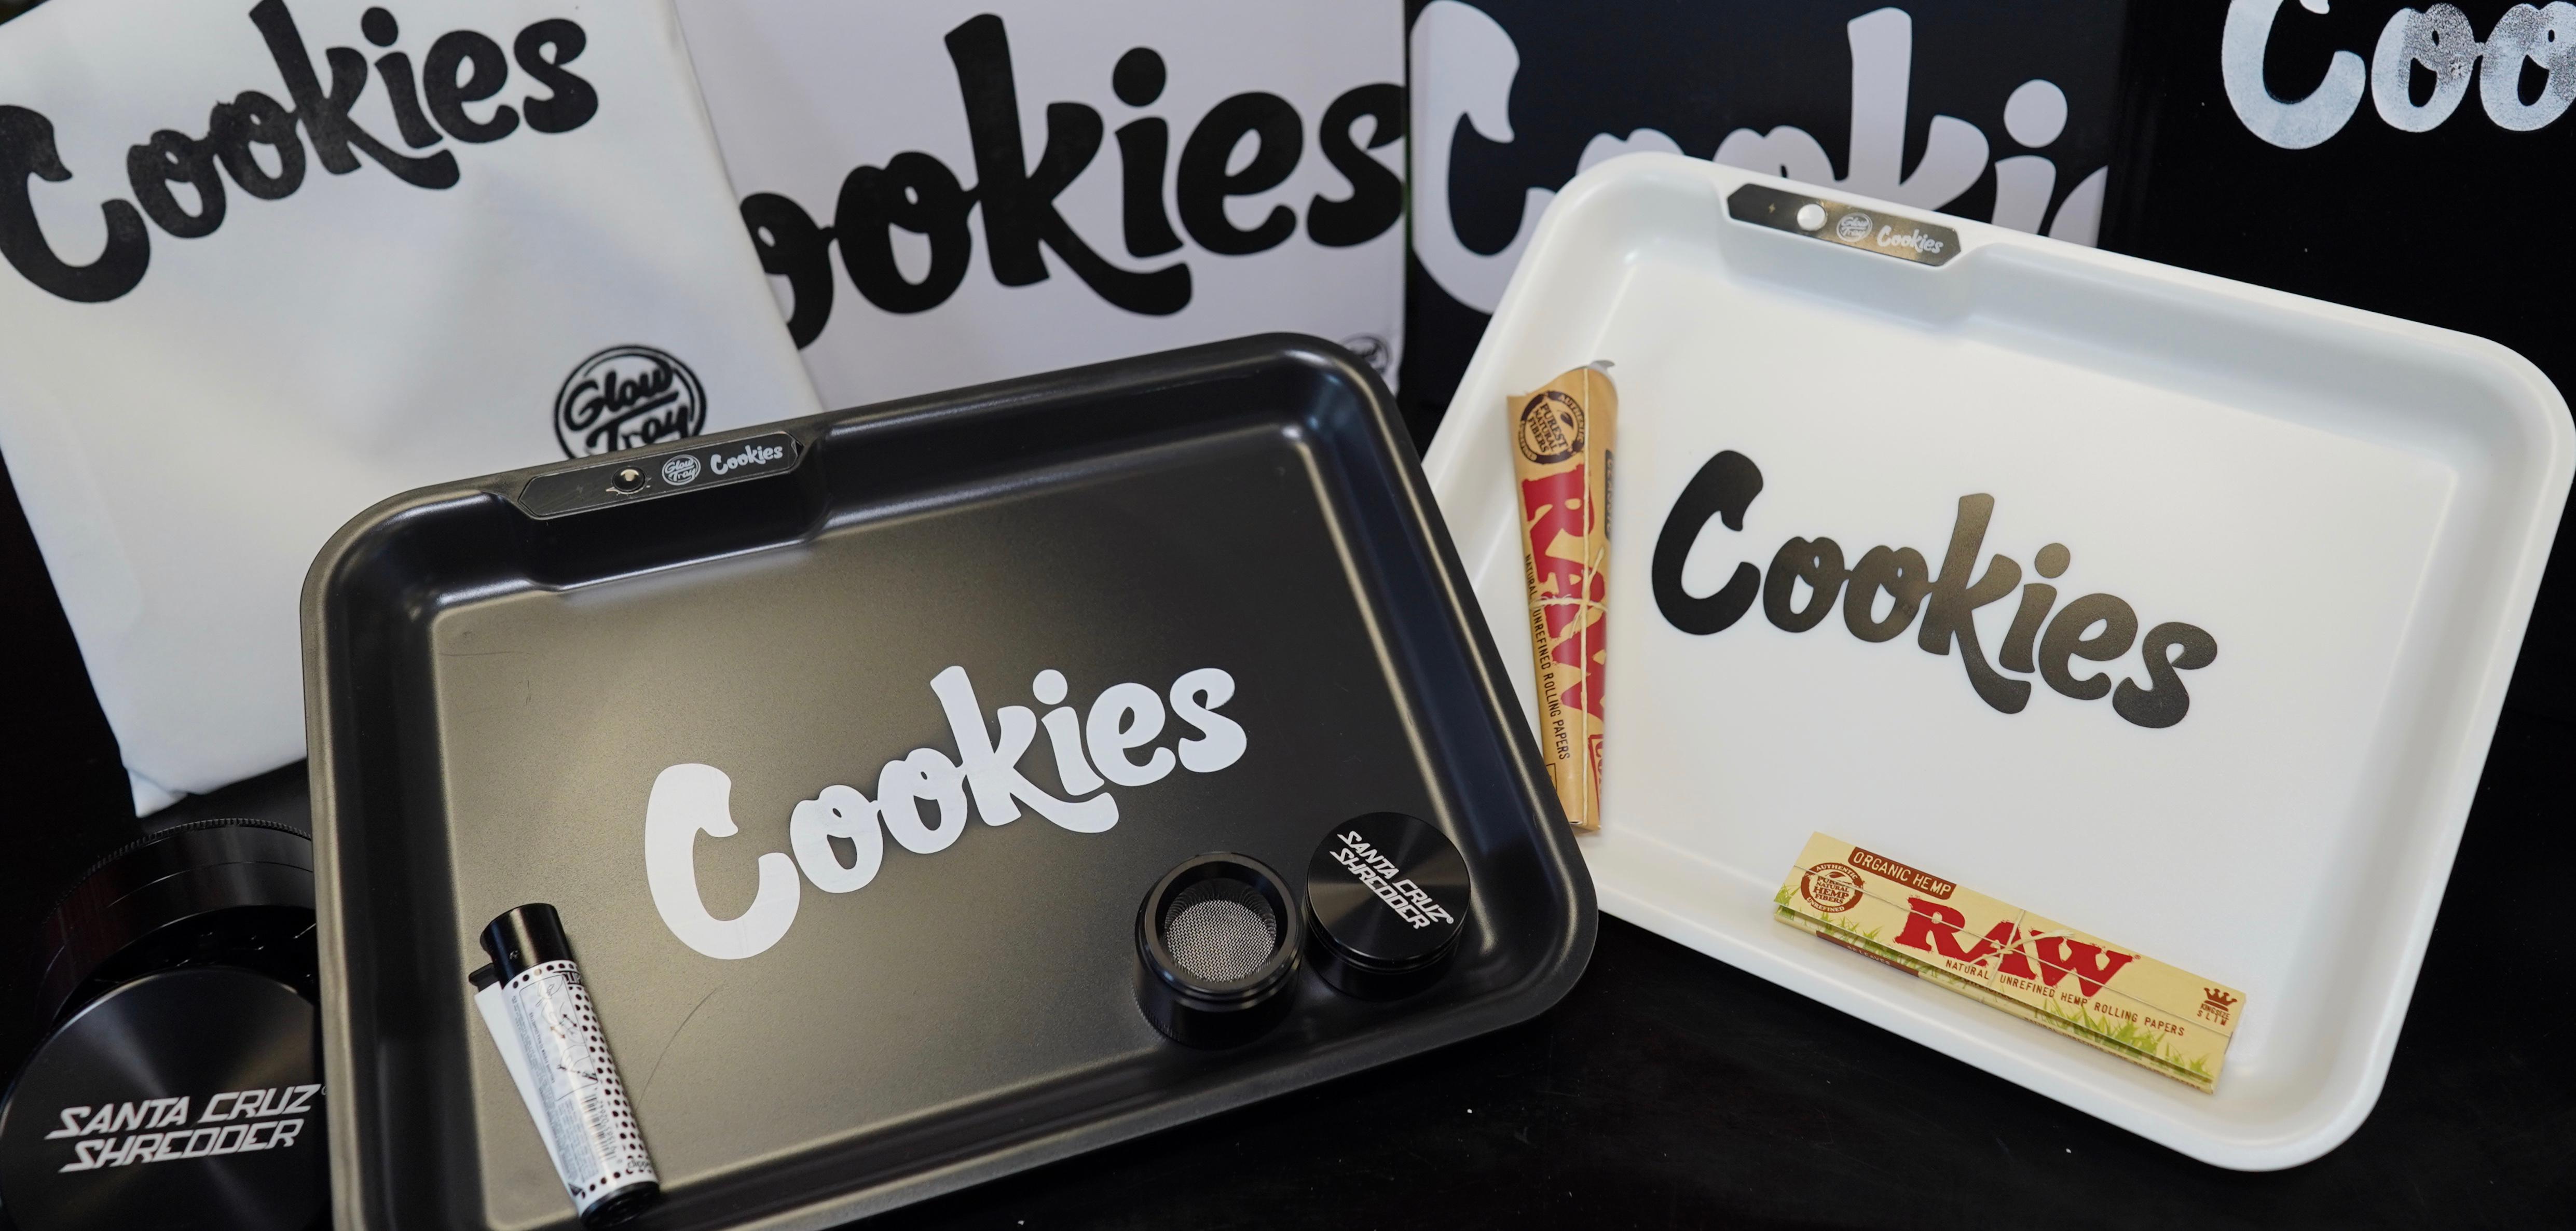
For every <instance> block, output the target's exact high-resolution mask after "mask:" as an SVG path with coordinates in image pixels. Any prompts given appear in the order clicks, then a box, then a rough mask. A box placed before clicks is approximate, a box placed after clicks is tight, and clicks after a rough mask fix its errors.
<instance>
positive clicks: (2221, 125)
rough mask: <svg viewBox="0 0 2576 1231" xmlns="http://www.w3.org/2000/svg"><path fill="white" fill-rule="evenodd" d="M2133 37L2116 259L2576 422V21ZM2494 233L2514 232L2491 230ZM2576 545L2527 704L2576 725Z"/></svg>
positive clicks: (2561, 559)
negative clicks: (2280, 307) (2409, 352)
mask: <svg viewBox="0 0 2576 1231" xmlns="http://www.w3.org/2000/svg"><path fill="white" fill-rule="evenodd" d="M2153 12H2154V16H2153V19H2152V20H2150V19H2149V18H2148V16H2147V11H2146V10H2143V9H2142V10H2140V12H2139V13H2138V14H2137V15H2136V18H2135V20H2133V21H2132V23H2131V25H2130V42H2129V59H2128V62H2127V69H2126V71H2125V73H2124V76H2123V91H2124V99H2123V110H2122V116H2123V119H2124V123H2123V125H2122V131H2121V134H2120V141H2119V144H2118V149H2117V160H2118V161H2117V169H2116V171H2115V173H2114V176H2113V181H2112V182H2113V183H2114V184H2115V185H2116V186H2117V187H2116V188H2115V190H2114V191H2113V193H2112V197H2111V200H2110V202H2109V206H2108V208H2107V210H2106V211H2105V214H2104V218H2103V231H2102V241H2103V244H2102V246H2104V247H2106V248H2110V249H2112V250H2114V251H2118V252H2128V253H2133V254H2135V255H2138V256H2142V257H2145V258H2147V259H2149V260H2153V261H2163V262H2166V263H2169V264H2173V265H2180V266H2183V267H2184V268H2187V269H2197V270H2201V271H2203V272H2206V273H2213V274H2217V275H2219V276H2221V277H2226V278H2236V279H2240V280H2243V281H2246V282H2252V283H2255V284H2258V285H2261V286H2269V287H2277V288H2279V289H2281V290H2285V291H2292V292H2295V293H2297V294H2301V295H2313V296H2315V297H2317V298H2319V299H2326V300H2332V301H2334V302H2336V303H2345V304H2351V305H2353V306H2354V307H2358V308H2368V309H2370V310H2372V311H2374V312H2385V313H2388V314H2389V315H2391V316H2398V317H2404V318H2405V319H2407V320H2416V321H2423V322H2425V323H2427V324H2432V325H2440V326H2443V327H2444V328H2448V329H2458V330H2462V331H2464V332H2467V333H2473V334H2476V335H2478V336H2480V337H2485V338H2493V339H2494V340H2496V341H2498V342H2502V343H2504V344H2505V345H2506V346H2509V347H2512V348H2513V349H2514V350H2516V351H2519V352H2521V353H2522V355H2523V356H2524V357H2525V358H2528V359H2530V360H2531V361H2532V362H2533V363H2535V364H2538V365H2539V366H2540V369H2541V371H2543V372H2546V373H2548V374H2549V377H2550V379H2551V380H2553V381H2555V382H2556V383H2557V385H2558V390H2559V392H2560V393H2561V394H2563V395H2565V396H2566V397H2567V398H2569V400H2571V401H2576V356H2571V355H2570V353H2569V350H2568V345H2567V337H2568V335H2567V324H2568V314H2567V286H2568V280H2569V277H2570V275H2571V274H2576V258H2571V257H2569V256H2568V255H2567V250H2566V249H2565V248H2564V247H2563V246H2561V245H2560V244H2558V243H2557V242H2555V236H2554V234H2553V232H2554V231H2555V229H2556V228H2555V227H2554V226H2552V225H2550V224H2548V223H2545V222H2543V221H2541V218H2542V217H2544V216H2546V214H2547V212H2548V211H2550V210H2551V209H2553V208H2554V203H2555V202H2558V201H2561V200H2564V199H2565V198H2566V195H2567V190H2568V189H2569V188H2570V187H2571V186H2576V118H2571V117H2570V116H2569V115H2568V114H2567V113H2568V111H2569V109H2570V108H2569V103H2570V102H2571V101H2576V9H2570V8H2569V6H2567V5H2565V4H2542V5H2531V4H2507V3H2503V0H2468V2H2467V3H2463V4H2456V5H2454V4H2427V3H2424V2H2423V0H2414V3H2412V4H2410V3H2406V2H2404V0H2338V2H2337V3H2335V4H2333V5H2331V6H2329V5H2327V4H2324V3H2322V2H2320V3H2316V4H2312V5H2309V4H2295V3H2286V4H2285V3H2281V2H2280V0H2234V2H2233V3H2230V2H2229V0H2187V2H2185V0H2177V2H2174V3H2166V4H2160V5H2157V6H2155V7H2154V10H2153ZM2484 219H2493V220H2494V223H2495V225H2494V226H2493V227H2483V226H2480V225H2479V224H2478V221H2473V220H2484ZM2571 538H2576V536H2571V535H2566V534H2561V535H2560V536H2559V540H2558V549H2557V552H2556V554H2555V557H2554V560H2555V563H2554V565H2553V567H2552V568H2551V570H2550V572H2549V575H2548V577H2547V578H2546V579H2545V580H2544V581H2543V582H2542V583H2541V591H2540V602H2539V605H2538V606H2537V607H2536V608H2535V609H2534V610H2533V612H2532V628H2531V635H2530V636H2528V637H2526V638H2525V639H2524V641H2523V644H2522V657H2521V659H2520V662H2519V666H2518V667H2517V668H2516V670H2515V680H2516V683H2515V686H2514V690H2513V696H2512V703H2513V704H2514V705H2515V706H2516V707H2518V708H2524V709H2530V710H2535V711H2537V712H2540V713H2544V714H2549V715H2551V716H2553V717H2556V718H2559V719H2576V695H2571V694H2570V691H2569V690H2568V688H2567V686H2566V684H2565V683H2564V682H2563V681H2565V680H2566V678H2567V674H2568V672H2569V671H2570V670H2576V550H2571V549H2570V548H2569V546H2568V544H2569V542H2570V540H2571Z"/></svg>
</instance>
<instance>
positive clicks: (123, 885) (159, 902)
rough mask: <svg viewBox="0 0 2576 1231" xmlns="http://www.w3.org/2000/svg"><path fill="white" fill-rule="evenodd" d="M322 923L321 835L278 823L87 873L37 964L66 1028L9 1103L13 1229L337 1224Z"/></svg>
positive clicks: (232, 825) (185, 830)
mask: <svg viewBox="0 0 2576 1231" xmlns="http://www.w3.org/2000/svg"><path fill="white" fill-rule="evenodd" d="M313 925H314V917H313V844H312V842H311V841H310V840H308V839H307V838H306V837H305V836H304V835H303V834H302V833H300V832H298V831H296V830H294V829H291V828H289V827H287V826H284V825H279V824H275V823H272V822H267V821H259V820H211V821H198V822H192V823H189V824H186V825H179V826H174V827H172V828H169V829H166V830H163V831H161V832H160V833H157V834H154V835H151V836H150V837H147V838H143V839H141V840H138V841H136V842H134V843H132V844H130V845H128V846H126V847H125V848H123V849H121V850H118V851H115V852H113V853H111V854H109V855H108V856H107V857H106V858H104V859H102V860H100V861H99V863H98V864H96V865H95V866H93V867H92V868H91V869H90V871H89V872H88V874H87V875H85V876H84V877H82V879H81V880H79V881H78V882H76V883H75V884H74V886H73V887H72V889H71V890H70V891H69V892H67V893H65V894H64V895H63V897H62V898H61V899H60V900H59V902H58V903H57V904H56V906H55V908H54V910H53V912H52V913H51V915H50V916H49V917H48V919H47V920H46V922H45V925H44V934H43V935H44V943H43V945H42V946H41V947H40V950H39V952H38V954H37V955H36V957H37V960H36V967H37V976H36V977H37V984H38V998H39V1004H38V1010H39V1013H40V1020H41V1021H42V1022H43V1023H44V1024H45V1026H46V1027H47V1029H48V1034H47V1036H46V1038H45V1041H44V1043H43V1044H42V1045H41V1046H39V1047H38V1048H37V1049H36V1052H35V1054H34V1055H33V1056H31V1057H29V1058H28V1060H27V1063H26V1065H25V1067H24V1068H22V1069H21V1070H20V1071H19V1072H18V1075H17V1079H16V1081H15V1083H14V1084H13V1085H12V1087H11V1088H10V1090H9V1093H8V1097H7V1099H6V1100H5V1101H0V1226H11V1225H14V1226H15V1227H16V1228H17V1231H90V1229H92V1228H110V1227H114V1228H154V1229H156V1231H158V1229H162V1228H167V1229H170V1231H304V1228H307V1227H316V1226H320V1225H321V1224H322V1223H323V1221H324V1208H323V1207H324V1204H325V1202H326V1200H327V1198H328V1196H329V1189H328V1188H327V1186H326V1169H325V1167H324V1163H323V1158H324V1151H323V1142H322V1104H323V1098H322V1085H321V1082H322V1079H321V1077H320V1076H319V1075H318V1073H317V1068H318V1063H317V1057H316V1056H315V1054H314V1051H315V1048H314V1044H315V1039H316V1037H317V1030H316V1014H315V1012H314V1008H313V1001H312V997H313V995H314V978H315V960H314V943H313V941H314V936H313Z"/></svg>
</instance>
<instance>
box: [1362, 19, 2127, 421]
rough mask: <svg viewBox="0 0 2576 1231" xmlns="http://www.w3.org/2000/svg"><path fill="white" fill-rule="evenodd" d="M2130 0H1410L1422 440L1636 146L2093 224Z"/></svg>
mask: <svg viewBox="0 0 2576 1231" xmlns="http://www.w3.org/2000/svg"><path fill="white" fill-rule="evenodd" d="M2125 7H2126V6H2125V4H2123V3H2120V2H2117V0H2092V2H2082V0H2074V2H2070V0H1903V2H1902V3H1899V4H1896V5H1883V4H1877V3H1871V2H1869V0H1832V2H1829V3H1815V2H1814V0H1733V2H1730V3H1720V4H1691V5H1672V4H1654V3H1644V2H1642V0H1602V2H1600V3H1593V4H1581V5H1570V4H1559V3H1552V2H1550V0H1430V2H1429V3H1423V2H1422V0H1414V4H1413V6H1412V9H1413V12H1414V16H1413V20H1412V26H1411V45H1412V47H1411V50H1412V68H1413V79H1412V82H1413V93H1412V109H1413V124H1412V131H1413V138H1414V144H1413V191H1414V198H1413V200H1414V219H1413V249H1414V256H1415V261H1414V264H1413V267H1412V278H1411V282H1410V285H1409V291H1410V294H1411V296H1412V310H1411V312H1410V315H1409V320H1408V324H1409V332H1410V335H1411V341H1410V345H1409V347H1408V350H1407V355H1406V360H1407V362H1406V365H1405V400H1406V403H1407V416H1408V418H1411V419H1412V420H1413V421H1414V423H1415V431H1416V435H1417V436H1422V437H1425V438H1427V432H1426V430H1425V429H1426V428H1427V427H1428V425H1429V423H1430V422H1434V421H1436V419H1437V416H1438V415H1439V413H1440V412H1441V410H1442V409H1444V408H1445V407H1446V405H1447V403H1448V400H1449V396H1450V394H1451V393H1452V392H1453V391H1454V390H1455V389H1456V387H1457V384H1458V378H1459V375H1460V373H1462V372H1463V371H1464V370H1465V369H1466V366H1467V359H1468V357H1469V356H1470V355H1472V354H1473V353H1474V352H1475V349H1476V341H1477V339H1478V338H1479V337H1480V336H1482V334H1483V332H1484V328H1485V319H1486V315H1487V314H1488V313H1491V312H1492V311H1493V310H1494V305H1495V304H1496V303H1497V302H1499V301H1500V300H1501V298H1502V293H1503V286H1504V284H1505V283H1506V282H1508V281H1510V279H1511V273H1512V270H1513V268H1514V267H1515V266H1517V265H1518V264H1519V262H1520V254H1521V251H1522V249H1524V248H1525V247H1527V246H1528V243H1529V240H1530V236H1531V233H1532V232H1533V231H1534V230H1536V228H1537V226H1538V220H1539V215H1540V214H1541V213H1543V212H1545V210H1546V208H1547V203H1548V202H1549V201H1551V200H1553V199H1554V198H1555V195H1556V190H1557V189H1558V188H1559V187H1561V186H1563V185H1564V184H1565V182H1566V181H1567V180H1570V179H1573V178H1574V175H1575V173H1576V172H1577V171H1580V170H1582V169H1583V168H1585V167H1588V166H1591V165H1592V164H1593V163H1596V162H1599V161H1601V160H1602V159H1604V158H1608V157H1612V156H1614V155H1617V154H1621V153H1626V152H1629V151H1632V150H1653V151H1661V152H1664V153H1683V154H1689V155H1691V156H1693V157H1697V158H1714V159H1715V160H1716V161H1718V162H1721V163H1725V164H1727V165H1729V166H1736V167H1743V168H1746V169H1747V170H1753V171H1761V172H1765V173H1768V174H1773V175H1786V176H1788V177H1790V178H1792V179H1798V180H1805V181H1807V182H1809V183H1814V184H1822V185H1826V186H1829V187H1841V188H1844V189H1846V190H1848V191H1850V192H1852V193H1855V194H1860V195H1866V196H1874V197H1880V198H1884V199H1886V200H1890V201H1898V202H1902V203H1904V204H1906V205H1912V206H1918V207H1921V208H1923V209H1927V210H1941V211H1944V212H1946V213H1951V214H1956V215H1959V216H1961V217H1965V218H1974V219H1978V220H1980V221H1993V222H1996V223H2000V224H2002V225H2005V226H2009V227H2013V228H2015V229H2018V230H2023V231H2031V232H2040V233H2045V234H2049V235H2053V236H2056V237H2057V238H2060V239H2066V240H2071V241H2073V242H2075V243H2082V244H2089V243H2091V242H2093V234H2094V226H2095V222H2096V220H2097V219H2098V217H2099V216H2100V211H2101V207H2102V198H2103V192H2104V190H2105V186H2106V175H2105V167H2106V165H2107V164H2108V162H2109V161H2110V144H2111V134H2112V131H2113V127H2114V114H2113V105H2114V102H2115V87H2116V84H2117V75H2118V72H2119V66H2120V33H2121V20H2122V13H2123V11H2124V9H2125Z"/></svg>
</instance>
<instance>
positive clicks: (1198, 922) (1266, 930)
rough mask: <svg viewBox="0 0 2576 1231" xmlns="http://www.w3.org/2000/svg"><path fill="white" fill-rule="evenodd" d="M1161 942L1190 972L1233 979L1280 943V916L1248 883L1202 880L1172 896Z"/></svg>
mask: <svg viewBox="0 0 2576 1231" xmlns="http://www.w3.org/2000/svg"><path fill="white" fill-rule="evenodd" d="M1163 943H1164V945H1165V946H1166V947H1167V948H1169V949H1170V950H1171V952H1172V960H1173V961H1174V962H1177V963H1179V964H1180V967H1181V969H1182V970H1185V971H1188V972H1189V973H1190V974H1191V975H1192V976H1193V977H1195V978H1199V979H1204V980H1206V981H1208V982H1210V983H1232V982H1234V981H1235V980H1237V979H1240V978H1243V977H1244V976H1245V975H1248V974H1251V973H1252V972H1253V971H1255V970H1258V969H1260V967H1261V964H1262V963H1263V962H1266V961H1268V960H1270V954H1271V953H1272V951H1274V950H1276V949H1277V948H1278V947H1279V919H1278V916H1277V915H1276V914H1274V913H1273V912H1272V911H1271V909H1270V900H1269V899H1267V898H1265V897H1262V896H1261V893H1260V891H1259V890H1256V889H1254V888H1253V887H1252V886H1250V885H1247V884H1244V883H1243V882H1241V881H1237V880H1227V879H1224V878H1217V879H1212V880H1203V881H1200V882H1198V883H1196V884H1194V885H1190V886H1189V887H1187V888H1184V889H1182V890H1181V891H1180V892H1179V893H1176V894H1174V895H1172V902H1171V905H1170V906H1168V907H1166V908H1165V909H1164V911H1163Z"/></svg>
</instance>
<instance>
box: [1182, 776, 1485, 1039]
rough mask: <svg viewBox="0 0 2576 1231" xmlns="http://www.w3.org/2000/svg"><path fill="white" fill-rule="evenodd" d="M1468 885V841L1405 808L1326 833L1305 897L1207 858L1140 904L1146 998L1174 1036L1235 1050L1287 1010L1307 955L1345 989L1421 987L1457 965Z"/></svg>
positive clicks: (1236, 858) (1240, 866) (1395, 992)
mask: <svg viewBox="0 0 2576 1231" xmlns="http://www.w3.org/2000/svg"><path fill="white" fill-rule="evenodd" d="M1467 894H1468V886H1467V863H1466V860H1465V859H1463V858H1461V857H1460V856H1459V854H1458V848H1457V847H1456V846H1453V845H1451V844H1450V842H1449V839H1448V838H1446V837H1444V836H1442V834H1441V833H1440V831H1439V830H1437V829H1434V828H1432V827H1431V826H1430V825H1429V824H1427V823H1425V822H1424V821H1422V820H1421V819H1419V818H1416V817H1411V816H1406V815H1404V814H1403V813H1400V812H1374V813H1370V814H1369V815H1367V816H1363V817H1359V818H1357V819H1355V820H1352V821H1348V822H1345V823H1343V824H1341V825H1338V826H1335V827H1334V829H1333V831H1332V832H1331V833H1329V834H1326V835H1325V836H1324V840H1323V842H1322V843H1321V844H1319V845H1317V846H1316V848H1315V855H1314V858H1313V860H1312V861H1311V862H1310V863H1309V864H1308V866H1307V870H1306V892H1305V895H1304V898H1303V901H1302V903H1301V902H1300V900H1299V897H1298V895H1296V894H1294V893H1292V892H1290V891H1289V889H1288V886H1287V883H1286V882H1285V881H1283V880H1281V879H1280V876H1279V874H1278V873H1277V872H1274V871H1272V870H1271V869H1270V867H1269V866H1268V865H1266V864H1264V863H1262V862H1261V861H1259V860H1257V859H1253V858H1251V857H1250V856H1247V855H1235V854H1211V855H1201V856H1198V857H1197V858H1194V859H1191V860H1188V861H1187V862H1184V863H1182V864H1181V865H1180V866H1179V867H1177V868H1174V869H1172V870H1171V871H1170V872H1168V873H1165V874H1164V876H1163V879H1161V880H1159V881H1156V882H1155V883H1154V888H1153V890H1152V891H1151V892H1149V893H1147V894H1146V895H1145V901H1144V904H1143V905H1142V906H1140V907H1138V908H1137V911H1136V957H1137V972H1136V1003H1137V1005H1138V1006H1139V1007H1140V1008H1142V1009H1143V1010H1144V1013H1145V1018H1146V1020H1148V1021H1150V1022H1152V1023H1153V1024H1154V1028H1155V1029H1157V1030H1160V1031H1162V1032H1163V1033H1164V1034H1165V1035H1167V1036H1169V1037H1170V1038H1171V1039H1172V1040H1173V1041H1174V1042H1178V1043H1184V1044H1187V1045H1189V1046H1191V1047H1232V1046H1234V1045H1236V1044H1240V1043H1244V1042H1248V1041H1250V1040H1252V1039H1254V1038H1256V1037H1258V1036H1260V1035H1261V1034H1262V1033H1263V1032H1265V1031H1267V1030H1269V1029H1270V1028H1271V1027H1272V1026H1274V1025H1277V1024H1278V1022H1279V1020H1280V1019H1281V1018H1283V1017H1285V1016H1287V1014H1288V1010H1289V1007H1290V1005H1291V1004H1292V1003H1293V1002H1294V999H1295V992H1296V987H1297V969H1298V967H1299V966H1300V965H1302V964H1304V963H1305V962H1306V961H1307V955H1308V954H1309V953H1311V954H1312V960H1313V963H1314V967H1315V973H1316V974H1318V975H1319V976H1321V977H1322V978H1323V980H1324V982H1326V983H1327V984H1330V985H1331V986H1332V987H1333V988H1334V989H1335V990H1337V991H1340V992H1342V993H1343V994H1344V995H1348V996H1355V997H1359V998H1361V999H1364V1000H1393V999H1397V998H1399V997H1403V996H1409V995H1412V994H1413V993H1415V992H1418V991H1421V990H1422V989H1424V988H1426V987H1429V986H1431V984H1432V983H1434V982H1436V981H1438V979H1439V978H1440V975H1441V973H1442V972H1443V971H1445V970H1447V969H1448V967H1449V959H1450V957H1451V956H1452V955H1454V954H1455V953H1456V952H1457V951H1458V933H1459V931H1460V930H1461V927H1462V921H1463V920H1464V919H1465V917H1466V910H1467Z"/></svg>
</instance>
